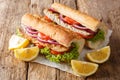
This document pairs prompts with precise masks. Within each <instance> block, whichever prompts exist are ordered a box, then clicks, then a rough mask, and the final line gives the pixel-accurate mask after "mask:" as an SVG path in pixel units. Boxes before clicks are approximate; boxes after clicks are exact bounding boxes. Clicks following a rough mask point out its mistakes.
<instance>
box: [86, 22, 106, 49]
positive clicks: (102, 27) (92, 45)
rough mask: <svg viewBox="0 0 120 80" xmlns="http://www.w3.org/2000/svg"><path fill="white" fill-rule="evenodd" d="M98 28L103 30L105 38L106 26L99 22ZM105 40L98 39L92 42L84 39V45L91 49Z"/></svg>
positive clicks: (97, 46)
mask: <svg viewBox="0 0 120 80" xmlns="http://www.w3.org/2000/svg"><path fill="white" fill-rule="evenodd" d="M99 26H100V27H99V29H100V30H103V31H104V35H105V38H106V36H107V33H108V27H107V26H106V25H105V24H104V23H100V25H99ZM104 42H105V40H99V41H96V42H92V41H88V40H86V43H85V45H86V46H87V47H89V48H91V49H97V48H99V47H100V46H101V45H103V44H104Z"/></svg>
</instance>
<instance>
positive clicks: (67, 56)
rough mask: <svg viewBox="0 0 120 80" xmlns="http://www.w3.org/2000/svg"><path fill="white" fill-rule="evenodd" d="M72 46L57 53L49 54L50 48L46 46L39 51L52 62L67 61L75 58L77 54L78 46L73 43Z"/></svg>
mask: <svg viewBox="0 0 120 80" xmlns="http://www.w3.org/2000/svg"><path fill="white" fill-rule="evenodd" d="M72 47H73V48H72V49H71V50H70V51H69V52H65V53H63V54H57V55H54V54H51V53H50V49H49V48H47V47H45V48H43V49H40V53H41V54H44V55H45V57H46V58H47V59H48V60H50V61H52V62H57V63H59V62H67V63H69V62H70V61H71V60H72V59H77V58H78V56H79V52H78V46H77V45H76V44H75V43H72Z"/></svg>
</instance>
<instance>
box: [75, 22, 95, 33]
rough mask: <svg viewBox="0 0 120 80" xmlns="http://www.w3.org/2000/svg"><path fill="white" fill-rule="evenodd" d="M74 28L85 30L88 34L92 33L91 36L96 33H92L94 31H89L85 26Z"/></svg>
mask: <svg viewBox="0 0 120 80" xmlns="http://www.w3.org/2000/svg"><path fill="white" fill-rule="evenodd" d="M73 27H75V28H77V29H80V30H84V31H86V32H88V33H90V34H95V32H94V31H92V30H90V29H88V28H86V27H84V26H81V25H75V24H74V25H73Z"/></svg>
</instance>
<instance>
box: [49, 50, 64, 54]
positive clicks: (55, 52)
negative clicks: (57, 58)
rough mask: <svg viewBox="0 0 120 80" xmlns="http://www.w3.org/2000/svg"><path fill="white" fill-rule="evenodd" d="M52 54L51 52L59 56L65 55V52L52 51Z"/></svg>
mask: <svg viewBox="0 0 120 80" xmlns="http://www.w3.org/2000/svg"><path fill="white" fill-rule="evenodd" d="M50 52H51V54H56V55H57V54H63V53H64V52H57V51H54V50H51V51H50Z"/></svg>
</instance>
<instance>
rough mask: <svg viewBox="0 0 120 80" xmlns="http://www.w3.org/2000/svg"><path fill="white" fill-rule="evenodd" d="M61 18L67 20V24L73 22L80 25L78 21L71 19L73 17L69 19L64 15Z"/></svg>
mask: <svg viewBox="0 0 120 80" xmlns="http://www.w3.org/2000/svg"><path fill="white" fill-rule="evenodd" d="M63 20H64V21H65V22H67V23H68V24H70V25H73V24H76V25H80V23H79V22H77V21H75V20H73V19H71V18H69V17H66V16H65V17H64V18H63Z"/></svg>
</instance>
